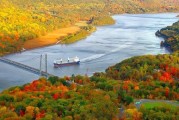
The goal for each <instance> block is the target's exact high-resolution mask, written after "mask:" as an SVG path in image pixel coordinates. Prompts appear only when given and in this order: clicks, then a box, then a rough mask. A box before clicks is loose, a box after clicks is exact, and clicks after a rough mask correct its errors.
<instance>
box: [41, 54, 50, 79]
mask: <svg viewBox="0 0 179 120" xmlns="http://www.w3.org/2000/svg"><path fill="white" fill-rule="evenodd" d="M43 56H45V59H43ZM43 60H44V63H45V71H44V72H45V73H47V54H45V55H42V54H41V55H40V69H39V70H40V72H39V73H40V74H39V75H40V76H42V72H43V70H42V66H43ZM45 77H48V76H45Z"/></svg>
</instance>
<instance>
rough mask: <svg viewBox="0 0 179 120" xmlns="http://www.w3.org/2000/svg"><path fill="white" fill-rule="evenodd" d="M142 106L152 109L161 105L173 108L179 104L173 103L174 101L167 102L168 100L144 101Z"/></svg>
mask: <svg viewBox="0 0 179 120" xmlns="http://www.w3.org/2000/svg"><path fill="white" fill-rule="evenodd" d="M142 106H143V107H145V108H146V109H152V108H155V107H161V106H169V107H172V108H173V109H176V108H177V106H175V105H173V104H172V103H166V102H146V103H143V104H142Z"/></svg>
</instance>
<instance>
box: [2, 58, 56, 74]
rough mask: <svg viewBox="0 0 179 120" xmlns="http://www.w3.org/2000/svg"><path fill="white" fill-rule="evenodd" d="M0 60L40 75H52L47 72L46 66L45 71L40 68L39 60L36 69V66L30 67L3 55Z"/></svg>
mask: <svg viewBox="0 0 179 120" xmlns="http://www.w3.org/2000/svg"><path fill="white" fill-rule="evenodd" d="M0 61H1V62H4V63H6V64H10V65H13V66H15V67H18V68H21V69H23V70H26V71H29V72H31V73H34V74H37V75H40V76H45V77H49V76H54V75H52V74H50V73H48V72H47V66H46V70H45V71H42V70H41V61H40V69H36V68H33V67H30V66H27V65H24V64H22V63H18V62H15V61H12V60H10V59H7V58H4V57H0Z"/></svg>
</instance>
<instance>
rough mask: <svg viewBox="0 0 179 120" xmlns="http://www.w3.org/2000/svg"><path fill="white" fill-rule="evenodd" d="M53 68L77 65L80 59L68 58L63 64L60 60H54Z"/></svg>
mask: <svg viewBox="0 0 179 120" xmlns="http://www.w3.org/2000/svg"><path fill="white" fill-rule="evenodd" d="M53 64H54V67H55V68H57V67H63V66H70V65H79V64H80V59H79V58H78V57H77V56H76V57H74V58H68V60H67V61H66V62H63V60H62V58H60V59H57V60H54V63H53Z"/></svg>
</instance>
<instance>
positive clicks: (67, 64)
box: [54, 61, 80, 68]
mask: <svg viewBox="0 0 179 120" xmlns="http://www.w3.org/2000/svg"><path fill="white" fill-rule="evenodd" d="M79 64H80V61H78V62H68V63H60V64H59V63H54V67H55V68H57V67H64V66H71V65H79Z"/></svg>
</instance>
